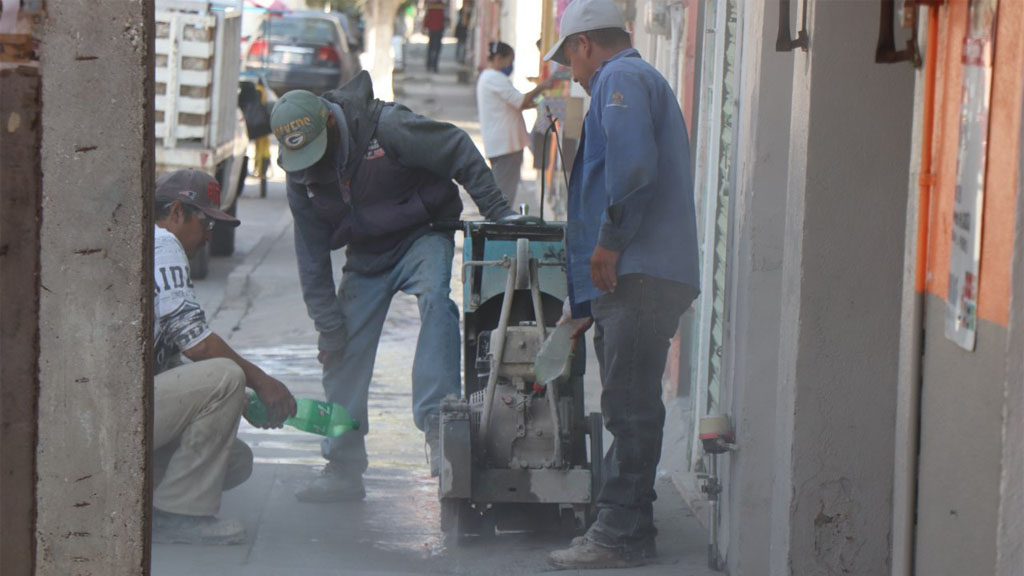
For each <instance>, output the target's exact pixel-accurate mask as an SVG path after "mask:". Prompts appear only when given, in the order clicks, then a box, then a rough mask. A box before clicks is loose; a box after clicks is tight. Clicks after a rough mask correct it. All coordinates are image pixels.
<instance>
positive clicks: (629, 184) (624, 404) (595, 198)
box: [544, 0, 700, 569]
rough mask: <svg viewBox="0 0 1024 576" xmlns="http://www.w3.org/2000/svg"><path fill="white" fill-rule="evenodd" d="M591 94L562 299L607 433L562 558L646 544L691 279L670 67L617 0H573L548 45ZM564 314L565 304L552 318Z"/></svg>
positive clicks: (691, 235)
mask: <svg viewBox="0 0 1024 576" xmlns="http://www.w3.org/2000/svg"><path fill="white" fill-rule="evenodd" d="M544 59H545V60H554V61H555V62H558V63H559V64H563V65H567V66H569V67H570V68H571V70H572V75H573V78H574V79H575V80H576V82H578V83H579V84H580V86H582V87H583V89H584V90H586V92H587V94H589V95H590V97H591V100H590V109H589V110H588V112H587V116H586V118H585V119H584V121H583V133H582V135H581V137H580V147H579V150H577V152H576V161H575V162H574V163H573V168H572V176H571V177H570V179H569V210H568V212H569V222H568V229H569V230H570V233H569V234H568V235H567V238H566V254H567V258H568V262H567V272H568V280H569V300H570V302H569V304H570V306H569V308H570V314H568V315H566V316H570V315H571V316H572V317H573V318H578V319H583V318H592V319H593V320H592V322H591V321H585V322H584V324H583V325H582V326H580V327H579V328H577V332H581V331H582V330H585V329H586V327H587V325H588V324H590V323H593V324H595V325H596V329H595V334H594V348H595V351H596V352H597V358H598V361H599V363H600V367H601V413H602V414H603V415H604V422H605V426H606V427H607V428H608V431H609V432H611V434H612V437H613V438H614V440H613V441H612V445H611V447H610V448H609V450H608V452H607V454H606V455H605V457H604V462H603V463H602V464H603V465H602V475H601V478H602V482H601V487H600V490H599V491H598V495H597V510H598V514H597V520H596V521H595V522H594V524H593V525H591V527H590V529H589V530H587V533H586V534H585V535H584V536H582V537H580V538H577V539H575V540H573V542H572V545H571V546H570V547H569V548H567V549H564V550H557V551H555V552H552V553H551V556H550V557H549V561H550V562H551V564H553V565H554V566H556V567H558V568H562V569H587V568H623V567H628V566H636V565H640V564H643V563H644V562H645V559H646V558H647V557H650V556H652V555H654V552H655V536H656V535H657V533H658V531H657V529H656V528H655V526H654V507H653V502H654V500H655V498H657V494H656V493H655V490H654V478H655V472H656V471H657V468H658V461H659V460H660V459H661V443H662V436H663V432H664V430H663V427H664V425H665V406H664V404H663V403H662V400H661V376H662V373H663V372H664V370H665V359H666V356H667V353H668V346H669V339H671V338H672V336H673V334H675V332H676V329H677V328H678V326H679V317H680V316H681V315H682V314H683V312H685V311H686V309H687V308H689V307H690V304H691V303H692V302H693V300H694V298H696V296H697V294H698V292H699V290H698V288H697V287H698V286H700V275H699V271H698V263H697V260H698V258H697V224H696V214H695V209H694V202H693V180H692V178H691V175H690V163H689V158H690V143H689V137H688V135H687V132H686V123H685V121H684V119H683V114H682V111H681V110H680V108H679V102H678V101H677V100H676V96H675V94H673V93H672V88H671V87H670V86H669V84H668V82H667V81H666V80H665V78H664V77H663V76H662V75H661V74H660V73H659V72H658V71H657V70H656V69H655V68H654V67H653V66H651V65H650V64H648V63H647V62H645V61H644V60H643V59H642V58H641V57H640V53H639V52H637V51H636V50H635V49H633V48H632V46H631V41H630V36H629V32H627V30H626V26H625V22H624V21H623V18H622V14H621V13H620V12H619V9H618V7H617V6H616V5H615V4H614V3H613V2H612V0H574V1H573V2H572V3H571V4H569V6H568V7H567V8H566V10H565V13H564V14H563V16H562V21H561V24H560V29H559V40H558V43H556V44H555V46H554V47H553V48H552V50H551V51H550V52H549V53H548V54H547V55H546V56H545V57H544ZM565 321H568V318H565V317H563V318H562V319H561V320H560V323H561V322H565Z"/></svg>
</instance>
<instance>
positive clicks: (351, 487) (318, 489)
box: [295, 462, 366, 502]
mask: <svg viewBox="0 0 1024 576" xmlns="http://www.w3.org/2000/svg"><path fill="white" fill-rule="evenodd" d="M295 497H296V498H297V499H298V500H299V502H347V501H352V500H362V499H363V498H366V489H365V488H363V474H362V472H356V471H354V470H351V469H345V467H344V466H343V465H342V464H341V463H339V462H328V463H327V466H325V467H324V470H323V472H321V473H320V476H317V477H316V478H315V479H314V480H313V481H312V482H310V483H309V485H308V486H306V487H305V488H303V489H302V490H299V491H298V492H296V493H295Z"/></svg>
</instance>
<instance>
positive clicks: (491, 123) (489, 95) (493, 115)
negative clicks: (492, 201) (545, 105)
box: [476, 42, 553, 204]
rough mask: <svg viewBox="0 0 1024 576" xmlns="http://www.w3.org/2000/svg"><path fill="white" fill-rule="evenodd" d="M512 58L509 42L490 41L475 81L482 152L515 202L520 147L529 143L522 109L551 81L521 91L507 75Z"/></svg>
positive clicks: (512, 52)
mask: <svg viewBox="0 0 1024 576" xmlns="http://www.w3.org/2000/svg"><path fill="white" fill-rule="evenodd" d="M515 59H516V53H515V51H514V50H513V49H512V47H511V46H509V45H508V44H506V43H504V42H491V43H490V45H489V46H488V50H487V68H485V69H484V70H483V72H481V73H480V78H479V80H477V84H476V105H477V110H478V113H479V114H480V133H481V135H482V136H483V140H484V153H485V155H486V156H487V159H488V161H490V163H491V171H492V172H494V180H495V181H496V182H497V183H498V188H501V191H502V192H503V193H504V194H505V198H507V199H508V202H509V204H513V203H514V202H515V199H516V192H517V191H518V190H519V180H520V172H521V170H522V167H523V148H526V147H527V146H528V145H529V143H530V136H529V134H527V132H526V122H525V121H523V110H527V109H529V108H533V107H534V106H536V105H537V104H536V102H534V99H535V98H536V97H537V96H538V95H539V94H540V93H541V92H543V91H544V90H547V89H548V88H550V87H551V86H552V83H553V80H552V79H550V78H549V79H548V80H545V81H543V82H541V83H540V84H538V85H537V87H536V88H534V89H533V90H531V91H529V92H527V93H526V94H523V93H522V92H520V91H519V90H517V89H516V87H515V86H513V85H512V79H511V78H509V75H511V74H512V67H513V63H514V62H515Z"/></svg>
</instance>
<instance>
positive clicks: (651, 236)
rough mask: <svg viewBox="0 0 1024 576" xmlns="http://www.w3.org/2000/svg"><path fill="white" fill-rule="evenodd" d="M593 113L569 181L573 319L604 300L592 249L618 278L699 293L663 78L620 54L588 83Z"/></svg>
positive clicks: (686, 177)
mask: <svg viewBox="0 0 1024 576" xmlns="http://www.w3.org/2000/svg"><path fill="white" fill-rule="evenodd" d="M590 88H591V101H590V110H589V111H588V112H587V116H586V118H585V119H584V121H583V133H582V135H581V136H580V147H579V150H577V151H576V160H575V162H574V163H573V167H572V175H571V176H570V178H569V207H568V215H569V222H568V228H567V245H568V272H569V274H568V275H569V292H570V299H571V300H570V301H571V303H572V305H573V316H574V317H577V318H578V317H581V316H589V315H590V311H589V308H590V306H589V303H590V301H591V300H593V299H595V298H597V297H598V296H600V295H601V294H602V292H601V291H600V290H598V289H597V288H596V287H594V284H593V282H591V280H590V257H591V255H592V254H593V252H594V248H595V247H596V246H597V245H598V244H600V245H601V246H602V247H604V248H607V249H608V250H612V251H615V252H620V253H621V255H620V257H619V264H618V275H619V276H623V275H625V274H646V275H648V276H654V277H657V278H662V279H665V280H671V281H674V282H680V283H685V284H689V285H690V286H693V287H694V288H698V289H699V288H700V273H699V270H698V263H697V261H698V256H697V220H696V215H695V213H694V212H695V210H694V204H693V180H692V178H691V175H690V142H689V138H688V136H687V133H686V122H685V120H684V119H683V114H682V111H681V110H680V109H679V104H678V102H677V101H676V97H675V94H674V93H673V92H672V89H671V88H670V87H669V85H668V82H666V81H665V78H664V77H662V75H661V74H660V73H659V72H658V71H657V70H656V69H655V68H654V67H653V66H651V65H650V64H648V63H647V62H644V60H643V59H642V58H640V54H639V53H638V52H637V51H636V50H634V49H632V48H629V49H626V50H623V51H621V52H619V53H618V54H616V55H615V56H614V57H612V58H611V59H609V60H608V61H606V62H605V63H604V64H602V65H601V67H600V68H598V69H597V71H596V72H595V73H594V76H593V77H592V78H591V79H590Z"/></svg>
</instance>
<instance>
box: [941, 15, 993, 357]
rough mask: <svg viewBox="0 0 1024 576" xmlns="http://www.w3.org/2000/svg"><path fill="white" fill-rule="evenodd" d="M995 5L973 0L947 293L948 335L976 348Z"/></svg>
mask: <svg viewBox="0 0 1024 576" xmlns="http://www.w3.org/2000/svg"><path fill="white" fill-rule="evenodd" d="M997 6H998V0H971V2H970V21H969V24H968V30H967V34H966V36H965V38H964V44H963V54H962V56H961V62H962V63H963V74H964V85H963V94H962V100H961V107H960V145H959V147H958V151H957V171H956V194H955V197H954V200H953V234H952V247H951V249H950V256H949V291H948V293H947V296H946V337H947V338H949V339H950V340H952V341H953V342H955V343H956V344H957V345H958V346H960V347H961V348H964V349H965V350H974V344H975V337H976V330H977V325H978V282H979V279H980V270H979V268H980V262H981V227H982V215H983V208H984V206H985V164H986V158H987V156H988V122H989V103H990V101H991V99H992V51H993V47H994V45H995V33H996V26H995V22H996V9H997Z"/></svg>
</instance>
